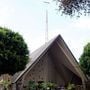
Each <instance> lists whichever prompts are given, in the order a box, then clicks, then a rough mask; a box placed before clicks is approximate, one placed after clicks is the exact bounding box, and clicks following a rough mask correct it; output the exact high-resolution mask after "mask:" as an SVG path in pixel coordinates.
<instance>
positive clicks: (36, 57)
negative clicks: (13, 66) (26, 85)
mask: <svg viewBox="0 0 90 90" xmlns="http://www.w3.org/2000/svg"><path fill="white" fill-rule="evenodd" d="M54 43H57V44H58V46H59V47H60V48H61V50H62V51H63V53H64V54H65V55H66V57H67V58H68V62H69V63H70V64H71V65H72V66H73V68H74V71H72V72H74V73H76V74H77V75H78V76H79V77H80V78H81V79H82V78H83V79H84V80H87V79H86V77H85V75H84V74H83V72H82V71H81V69H80V68H79V65H78V63H77V61H76V59H75V57H74V56H73V54H72V53H71V51H70V50H69V48H68V47H67V45H66V43H65V42H64V40H63V39H62V37H61V36H60V35H58V36H57V37H56V38H54V39H52V40H50V41H49V42H47V43H46V44H45V45H43V46H42V47H40V48H39V49H37V50H36V51H35V52H33V53H32V54H31V56H30V58H31V59H30V62H29V63H28V64H27V66H26V68H25V69H24V70H23V71H22V72H20V73H19V75H17V77H16V78H15V79H14V81H13V83H15V82H17V81H18V80H19V78H20V77H22V76H23V75H24V73H26V72H27V71H28V70H30V69H31V68H32V67H33V66H34V65H35V64H36V63H37V62H38V61H39V60H40V58H41V57H42V56H43V55H44V54H45V53H46V52H47V50H48V49H49V48H50V47H51V46H52V45H53V44H54Z"/></svg>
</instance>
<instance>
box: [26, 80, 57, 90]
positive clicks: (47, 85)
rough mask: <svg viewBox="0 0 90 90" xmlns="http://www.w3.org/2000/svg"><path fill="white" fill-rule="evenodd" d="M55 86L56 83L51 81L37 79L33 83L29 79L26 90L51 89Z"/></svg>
mask: <svg viewBox="0 0 90 90" xmlns="http://www.w3.org/2000/svg"><path fill="white" fill-rule="evenodd" d="M55 88H56V84H55V83H52V82H43V81H39V82H38V83H35V82H34V81H29V83H28V87H27V90H36V89H37V90H52V89H55Z"/></svg>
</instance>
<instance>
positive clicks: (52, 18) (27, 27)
mask: <svg viewBox="0 0 90 90" xmlns="http://www.w3.org/2000/svg"><path fill="white" fill-rule="evenodd" d="M43 1H47V0H0V26H4V27H7V28H10V29H12V30H13V31H15V32H19V33H20V34H21V35H23V37H24V39H25V41H26V43H27V44H28V47H29V50H30V52H33V51H34V50H35V49H37V48H38V47H40V46H41V45H43V44H44V43H45V10H46V7H47V9H48V21H49V23H48V26H49V28H48V29H49V33H48V34H49V40H50V39H51V38H53V37H55V36H57V35H58V34H61V36H62V37H63V39H64V40H65V42H66V43H67V45H68V46H69V48H70V50H71V51H72V53H73V54H74V56H75V57H76V59H77V60H78V58H79V57H80V55H81V53H82V52H83V46H85V45H86V44H87V43H88V42H89V41H90V25H89V24H90V19H89V18H90V16H89V17H88V16H87V17H85V16H82V17H81V18H79V19H77V18H75V17H74V18H70V17H68V16H61V13H60V12H58V11H57V6H56V3H55V2H52V1H51V3H50V4H49V5H48V6H47V5H45V3H43ZM48 1H49V0H48Z"/></svg>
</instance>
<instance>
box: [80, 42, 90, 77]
mask: <svg viewBox="0 0 90 90" xmlns="http://www.w3.org/2000/svg"><path fill="white" fill-rule="evenodd" d="M80 66H81V69H82V70H83V71H84V73H85V74H86V75H88V76H90V43H88V44H87V45H86V46H85V47H84V51H83V54H82V55H81V57H80Z"/></svg>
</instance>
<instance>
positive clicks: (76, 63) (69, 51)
mask: <svg viewBox="0 0 90 90" xmlns="http://www.w3.org/2000/svg"><path fill="white" fill-rule="evenodd" d="M59 38H61V39H62V41H63V43H64V45H65V47H66V48H67V50H68V51H69V53H70V54H71V56H72V57H73V59H74V61H75V62H76V64H77V66H78V68H79V71H80V72H81V73H82V74H83V78H85V80H88V78H87V77H86V76H85V74H84V73H83V71H82V70H81V68H80V67H79V63H78V62H77V59H76V58H75V57H74V55H73V54H72V52H71V50H70V49H69V47H68V45H67V44H66V43H65V41H64V39H63V38H62V36H61V35H60V37H59Z"/></svg>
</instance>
